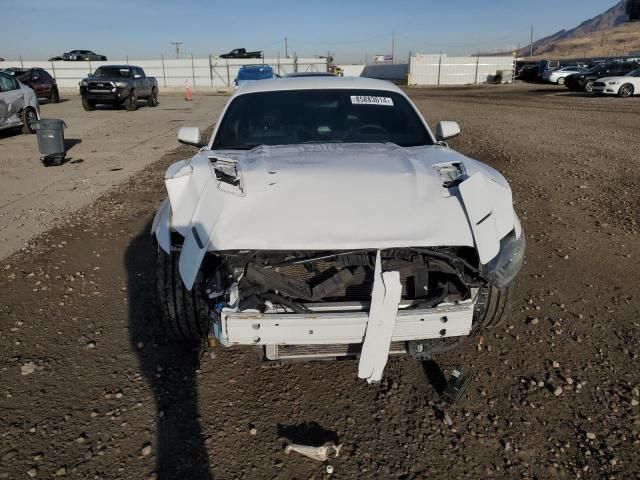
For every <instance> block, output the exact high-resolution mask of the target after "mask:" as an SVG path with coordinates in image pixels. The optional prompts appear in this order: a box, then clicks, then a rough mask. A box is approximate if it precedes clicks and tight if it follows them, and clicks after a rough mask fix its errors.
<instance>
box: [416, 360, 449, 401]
mask: <svg viewBox="0 0 640 480" xmlns="http://www.w3.org/2000/svg"><path fill="white" fill-rule="evenodd" d="M422 369H423V370H424V374H425V376H426V377H427V381H428V382H429V383H430V384H431V386H432V387H433V388H434V390H435V391H436V392H437V393H438V395H442V392H444V389H445V387H446V386H447V377H446V376H445V374H444V372H443V371H442V369H441V368H440V366H439V365H438V364H437V363H436V362H435V361H434V360H426V361H424V362H422Z"/></svg>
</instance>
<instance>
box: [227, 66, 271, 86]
mask: <svg viewBox="0 0 640 480" xmlns="http://www.w3.org/2000/svg"><path fill="white" fill-rule="evenodd" d="M276 77H277V75H276V72H275V71H274V70H273V68H272V67H270V66H269V65H243V66H242V67H240V70H238V76H237V77H236V79H235V80H234V83H235V85H236V88H239V87H241V86H242V85H244V84H246V83H250V82H255V81H257V80H268V79H269V78H276Z"/></svg>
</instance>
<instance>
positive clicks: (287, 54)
mask: <svg viewBox="0 0 640 480" xmlns="http://www.w3.org/2000/svg"><path fill="white" fill-rule="evenodd" d="M284 58H289V42H288V41H287V37H284Z"/></svg>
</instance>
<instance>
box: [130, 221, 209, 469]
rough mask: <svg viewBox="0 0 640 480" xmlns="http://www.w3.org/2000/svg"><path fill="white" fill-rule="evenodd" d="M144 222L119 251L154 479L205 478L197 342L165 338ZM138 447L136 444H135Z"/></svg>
mask: <svg viewBox="0 0 640 480" xmlns="http://www.w3.org/2000/svg"><path fill="white" fill-rule="evenodd" d="M149 228H150V224H146V225H145V226H144V228H143V230H142V232H140V233H139V234H138V235H137V236H136V237H135V238H134V239H133V240H132V241H131V243H130V244H129V247H128V249H127V252H126V256H125V264H126V269H127V276H128V283H127V289H128V296H129V338H130V342H131V348H132V349H133V350H134V351H135V352H136V354H137V356H138V361H139V364H140V372H141V374H142V375H143V376H144V378H145V380H146V381H147V382H148V383H149V385H150V386H151V388H152V390H153V394H154V397H155V402H156V414H157V416H156V424H157V431H156V442H155V452H156V470H155V472H156V474H157V478H158V479H159V480H168V479H172V480H173V479H189V480H210V479H211V478H212V476H211V474H210V472H209V461H208V454H207V450H206V448H205V444H204V438H203V433H202V428H201V425H200V421H199V415H198V392H197V380H196V369H197V368H198V362H199V355H200V352H199V348H198V347H197V346H195V347H192V346H184V345H179V344H172V343H170V342H168V341H166V340H164V338H165V334H164V329H163V326H162V322H161V319H160V309H159V307H158V305H157V300H156V268H155V266H156V249H157V246H156V245H155V244H154V241H153V238H152V236H151V235H150V234H149ZM141 447H142V446H141Z"/></svg>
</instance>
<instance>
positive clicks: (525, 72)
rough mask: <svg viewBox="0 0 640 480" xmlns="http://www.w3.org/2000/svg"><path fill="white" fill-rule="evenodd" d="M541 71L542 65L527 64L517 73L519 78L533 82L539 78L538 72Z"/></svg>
mask: <svg viewBox="0 0 640 480" xmlns="http://www.w3.org/2000/svg"><path fill="white" fill-rule="evenodd" d="M539 71H540V67H539V66H538V65H525V66H524V67H522V69H521V70H520V73H519V74H518V75H516V78H517V79H518V80H523V81H525V82H532V81H536V80H538V72H539Z"/></svg>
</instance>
